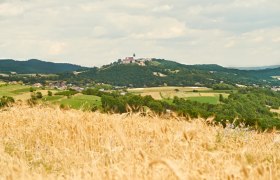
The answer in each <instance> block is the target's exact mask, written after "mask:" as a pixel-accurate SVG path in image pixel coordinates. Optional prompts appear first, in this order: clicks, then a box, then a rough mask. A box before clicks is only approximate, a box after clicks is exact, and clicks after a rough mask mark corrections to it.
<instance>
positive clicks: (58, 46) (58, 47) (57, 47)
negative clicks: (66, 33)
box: [49, 42, 66, 55]
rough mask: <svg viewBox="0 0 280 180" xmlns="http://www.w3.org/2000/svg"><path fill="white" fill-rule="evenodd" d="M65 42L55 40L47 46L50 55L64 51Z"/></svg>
mask: <svg viewBox="0 0 280 180" xmlns="http://www.w3.org/2000/svg"><path fill="white" fill-rule="evenodd" d="M65 47H66V44H65V43H63V42H55V43H53V44H51V46H50V48H49V54H50V55H59V54H61V53H63V52H64V50H65Z"/></svg>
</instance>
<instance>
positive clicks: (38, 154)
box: [0, 105, 280, 180]
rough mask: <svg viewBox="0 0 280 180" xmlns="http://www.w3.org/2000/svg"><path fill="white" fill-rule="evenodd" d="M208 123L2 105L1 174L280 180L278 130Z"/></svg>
mask: <svg viewBox="0 0 280 180" xmlns="http://www.w3.org/2000/svg"><path fill="white" fill-rule="evenodd" d="M211 121H212V120H211V119H208V120H206V121H205V120H202V119H193V120H191V121H186V120H185V119H181V118H179V117H176V116H174V117H169V118H167V117H165V118H163V117H158V116H154V115H152V114H150V116H146V117H141V116H139V115H138V114H123V115H119V114H114V115H108V114H100V113H98V112H82V111H77V110H67V111H65V110H62V109H59V108H51V107H45V106H44V105H41V106H36V107H33V108H30V107H28V106H14V107H11V108H6V109H4V110H0V128H1V131H0V168H1V171H0V179H269V180H270V179H279V178H280V171H279V169H280V161H279V159H280V151H279V148H280V135H279V133H278V132H276V131H273V132H271V133H267V132H263V133H260V132H256V131H247V130H246V129H242V128H239V129H230V128H223V127H220V126H214V125H211ZM207 122H208V123H207ZM209 124H210V125H209Z"/></svg>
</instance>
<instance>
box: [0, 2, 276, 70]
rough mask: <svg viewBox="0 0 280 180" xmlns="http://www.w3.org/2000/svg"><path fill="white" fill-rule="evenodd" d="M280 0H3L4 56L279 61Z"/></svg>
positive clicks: (0, 35) (87, 61) (0, 32)
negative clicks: (136, 56) (134, 54)
mask: <svg viewBox="0 0 280 180" xmlns="http://www.w3.org/2000/svg"><path fill="white" fill-rule="evenodd" d="M279 16H280V3H279V1H278V0H248V1H243V0H211V1H205V0H190V1H185V0H174V1H167V0H153V1H148V0H135V1H129V0H119V1H115V0H75V1H66V0H61V1H56V0H48V1H43V0H9V1H7V0H6V1H3V0H2V1H1V0H0V27H1V29H0V39H1V43H0V44H1V45H0V47H1V54H0V58H15V59H29V58H40V59H45V60H50V61H59V62H65V61H68V62H71V63H76V64H82V65H88V66H94V65H98V66H99V65H103V64H105V63H109V62H112V61H114V60H116V59H118V58H122V57H125V56H128V55H131V54H132V53H134V52H135V53H136V54H137V55H138V56H143V57H159V58H166V59H171V60H178V61H180V62H182V63H187V64H194V63H218V64H221V65H226V66H229V65H234V66H243V65H244V66H256V65H269V64H279V63H280V62H279V59H280V54H279V52H278V51H279V48H280V44H279V42H280V40H279V38H280V29H279V28H280V27H279V24H280V19H279V18H278V17H279Z"/></svg>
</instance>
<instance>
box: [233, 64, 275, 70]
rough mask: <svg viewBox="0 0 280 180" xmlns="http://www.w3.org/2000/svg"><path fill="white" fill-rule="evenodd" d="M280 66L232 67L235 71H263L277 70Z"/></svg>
mask: <svg viewBox="0 0 280 180" xmlns="http://www.w3.org/2000/svg"><path fill="white" fill-rule="evenodd" d="M279 67H280V65H274V66H258V67H232V68H234V69H240V70H262V69H276V68H279Z"/></svg>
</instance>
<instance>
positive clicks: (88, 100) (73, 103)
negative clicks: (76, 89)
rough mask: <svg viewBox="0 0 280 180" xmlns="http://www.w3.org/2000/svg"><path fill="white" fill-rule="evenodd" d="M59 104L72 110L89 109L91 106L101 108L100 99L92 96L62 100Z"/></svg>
mask: <svg viewBox="0 0 280 180" xmlns="http://www.w3.org/2000/svg"><path fill="white" fill-rule="evenodd" d="M60 104H62V105H64V106H68V107H70V108H74V109H90V108H91V107H93V106H97V107H100V106H101V98H100V97H98V96H92V95H77V96H72V97H70V98H66V99H62V100H61V101H60Z"/></svg>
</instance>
